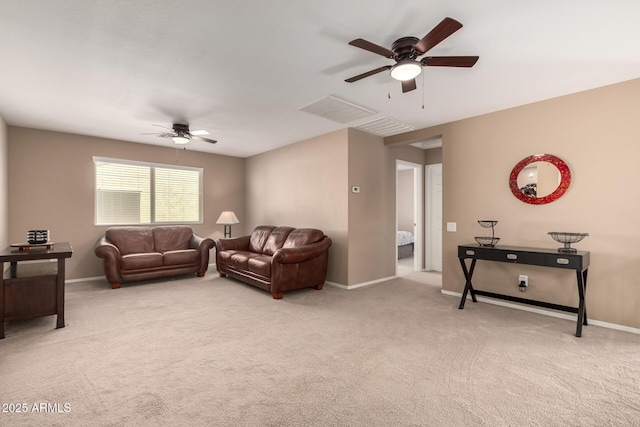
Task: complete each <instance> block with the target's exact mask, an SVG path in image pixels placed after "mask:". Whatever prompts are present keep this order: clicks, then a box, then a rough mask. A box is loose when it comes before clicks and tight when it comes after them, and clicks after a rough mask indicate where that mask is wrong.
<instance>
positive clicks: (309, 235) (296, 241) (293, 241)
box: [282, 228, 324, 248]
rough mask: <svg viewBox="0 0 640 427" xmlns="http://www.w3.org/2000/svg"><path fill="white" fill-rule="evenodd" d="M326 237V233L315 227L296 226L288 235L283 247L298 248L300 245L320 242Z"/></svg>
mask: <svg viewBox="0 0 640 427" xmlns="http://www.w3.org/2000/svg"><path fill="white" fill-rule="evenodd" d="M323 237H324V233H323V232H322V231H320V230H317V229H315V228H296V229H295V230H293V231H292V232H291V233H289V235H288V236H287V240H285V242H284V244H283V245H282V247H283V248H296V247H298V246H305V245H310V244H311V243H315V242H319V241H320V240H322V238H323Z"/></svg>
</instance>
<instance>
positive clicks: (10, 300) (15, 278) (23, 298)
mask: <svg viewBox="0 0 640 427" xmlns="http://www.w3.org/2000/svg"><path fill="white" fill-rule="evenodd" d="M72 253H73V251H72V249H71V245H70V244H69V243H67V242H58V243H53V244H52V245H51V246H49V247H47V246H42V247H35V246H34V247H31V248H30V249H29V250H23V249H21V248H15V247H8V248H6V249H5V250H3V251H2V252H0V272H2V274H0V338H4V322H5V321H8V320H18V319H31V318H34V317H40V316H49V315H52V314H57V315H58V317H57V321H56V328H64V275H65V273H64V266H65V259H66V258H71V254H72ZM54 259H57V262H52V261H51V260H54ZM23 261H32V262H23ZM33 261H40V262H33ZM5 262H8V263H10V267H9V268H8V269H7V271H5V269H4V267H5V266H4V263H5Z"/></svg>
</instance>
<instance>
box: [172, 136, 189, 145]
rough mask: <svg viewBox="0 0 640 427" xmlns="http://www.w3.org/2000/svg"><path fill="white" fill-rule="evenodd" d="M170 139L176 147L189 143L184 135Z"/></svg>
mask: <svg viewBox="0 0 640 427" xmlns="http://www.w3.org/2000/svg"><path fill="white" fill-rule="evenodd" d="M171 139H172V140H173V142H174V143H175V144H176V145H184V144H186V143H187V142H189V138H187V137H186V136H184V135H178V136H173V137H171Z"/></svg>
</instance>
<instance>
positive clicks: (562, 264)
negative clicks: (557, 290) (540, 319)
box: [458, 244, 589, 337]
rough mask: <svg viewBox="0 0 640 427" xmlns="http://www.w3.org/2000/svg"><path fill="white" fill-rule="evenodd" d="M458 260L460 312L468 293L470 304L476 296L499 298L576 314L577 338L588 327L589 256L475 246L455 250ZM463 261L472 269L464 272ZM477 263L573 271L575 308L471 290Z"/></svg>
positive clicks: (581, 252) (460, 247)
mask: <svg viewBox="0 0 640 427" xmlns="http://www.w3.org/2000/svg"><path fill="white" fill-rule="evenodd" d="M458 258H459V259H460V264H461V266H462V271H463V273H464V277H465V280H466V284H465V286H464V292H463V293H462V299H461V300H460V307H459V308H460V310H462V309H464V303H465V301H466V299H467V294H468V293H471V299H472V300H473V302H477V300H476V295H481V296H485V297H490V298H498V299H503V300H508V301H513V302H518V303H521V304H529V305H535V306H538V307H544V308H551V309H554V310H561V311H568V312H570V313H577V314H578V324H577V326H576V337H579V336H582V325H587V308H586V306H585V301H584V299H585V293H586V290H587V272H588V270H589V252H583V251H577V252H573V253H562V252H558V250H557V249H539V248H526V247H517V246H495V247H487V246H478V245H477V244H471V245H461V246H458ZM466 259H470V260H471V265H470V266H469V268H467V263H466V262H465V260H466ZM477 260H486V261H497V262H509V263H512V264H526V265H538V266H542V267H553V268H563V269H568V270H574V271H575V272H576V277H577V282H578V297H579V304H578V307H577V308H576V307H568V306H565V305H558V304H551V303H548V302H543V301H535V300H530V299H525V298H518V297H513V296H510V295H503V294H496V293H493V292H486V291H480V290H476V289H474V288H473V285H472V284H471V278H472V277H473V270H474V269H475V266H476V261H477Z"/></svg>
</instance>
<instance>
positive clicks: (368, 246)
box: [348, 129, 424, 286]
mask: <svg viewBox="0 0 640 427" xmlns="http://www.w3.org/2000/svg"><path fill="white" fill-rule="evenodd" d="M423 159H424V151H423V150H421V149H419V148H415V147H410V146H398V147H385V146H384V141H383V139H382V138H381V137H378V136H374V135H370V134H367V133H365V132H362V131H359V130H356V129H349V186H352V185H358V186H360V193H358V194H354V193H349V260H348V263H349V283H348V284H349V285H350V286H352V285H358V284H361V283H367V282H371V281H376V280H380V279H384V278H387V277H391V276H394V275H395V273H396V262H397V260H396V243H397V238H396V160H405V161H408V162H413V163H418V164H422V162H423Z"/></svg>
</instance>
